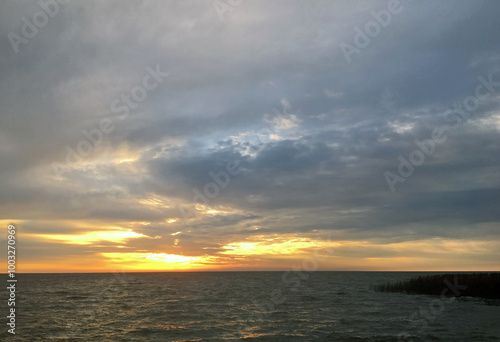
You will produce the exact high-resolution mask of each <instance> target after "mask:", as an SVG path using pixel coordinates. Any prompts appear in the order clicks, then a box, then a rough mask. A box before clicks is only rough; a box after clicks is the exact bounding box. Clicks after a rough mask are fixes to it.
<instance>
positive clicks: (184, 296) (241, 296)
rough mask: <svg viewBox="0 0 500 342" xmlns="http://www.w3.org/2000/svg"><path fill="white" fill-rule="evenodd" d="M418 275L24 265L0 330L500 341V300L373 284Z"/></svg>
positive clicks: (51, 334) (119, 336) (35, 336)
mask: <svg viewBox="0 0 500 342" xmlns="http://www.w3.org/2000/svg"><path fill="white" fill-rule="evenodd" d="M415 275H416V273H391V272H302V273H298V272H288V273H285V272H227V273H142V274H140V273H134V274H130V273H129V274H52V275H47V274H18V279H19V281H18V284H17V296H18V297H17V298H18V299H17V306H16V308H17V317H16V318H17V322H16V323H17V327H16V335H15V337H14V336H12V335H10V334H7V333H6V330H7V327H6V325H5V324H4V325H3V326H4V328H3V331H2V332H1V333H0V339H1V340H2V341H3V340H5V341H6V340H10V341H30V342H31V341H237V340H241V339H245V340H249V341H381V342H382V341H383V342H385V341H447V342H448V341H500V306H498V305H494V304H495V303H487V302H485V301H484V300H481V299H474V298H459V299H440V298H439V297H432V296H423V295H405V294H392V293H377V292H374V291H373V290H371V286H372V285H375V284H380V283H384V282H387V281H394V280H400V279H407V278H410V277H412V276H415ZM3 297H4V298H7V297H6V292H5V290H4V292H3ZM3 302H4V303H6V302H7V301H6V300H5V301H3ZM7 311H8V308H7V305H6V304H5V307H4V309H3V312H4V313H6V314H7ZM4 317H5V315H4ZM4 321H5V322H6V321H7V319H6V318H4ZM398 336H399V337H398Z"/></svg>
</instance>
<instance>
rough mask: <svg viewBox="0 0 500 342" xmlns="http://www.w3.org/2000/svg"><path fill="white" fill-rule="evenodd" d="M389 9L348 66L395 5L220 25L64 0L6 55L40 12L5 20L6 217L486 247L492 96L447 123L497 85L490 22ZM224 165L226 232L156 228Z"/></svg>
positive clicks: (4, 8)
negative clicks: (131, 97)
mask: <svg viewBox="0 0 500 342" xmlns="http://www.w3.org/2000/svg"><path fill="white" fill-rule="evenodd" d="M400 6H401V8H402V10H401V12H400V13H398V14H397V15H392V18H391V21H390V23H389V24H388V25H387V26H386V27H381V30H380V33H379V34H378V35H377V36H375V37H373V38H371V42H370V44H369V45H368V46H366V47H364V48H362V49H360V52H359V53H355V54H353V55H352V56H350V58H351V62H350V63H349V62H348V61H347V60H346V58H345V57H344V55H343V53H342V50H341V48H340V47H339V45H340V43H342V42H345V43H348V44H351V45H353V46H355V42H354V38H355V35H356V32H355V28H356V27H359V28H361V29H362V30H363V29H364V27H365V24H366V23H368V22H369V21H371V20H374V19H373V16H372V14H371V13H370V12H371V11H377V12H378V11H381V10H384V9H387V7H388V2H387V1H377V2H373V1H365V2H362V1H359V2H356V4H353V3H347V2H344V1H313V2H311V3H307V4H305V3H303V2H302V1H286V2H285V1H272V2H268V1H246V2H244V3H243V4H241V5H239V6H237V7H235V8H234V9H233V10H232V11H229V12H226V13H225V14H224V20H221V18H220V17H219V16H218V14H217V11H216V10H215V9H214V7H213V4H212V2H210V1H204V2H202V1H182V2H173V1H167V2H165V1H149V2H133V1H125V2H124V1H115V2H113V1H107V2H92V3H88V2H85V1H78V0H73V1H71V2H70V3H69V4H66V5H59V9H58V13H57V14H55V15H54V16H53V17H49V18H48V22H47V24H46V25H45V26H43V27H41V28H39V31H38V33H37V34H36V35H35V36H34V37H33V38H30V39H28V42H27V43H25V44H24V43H23V44H20V45H19V46H18V48H19V52H18V53H15V51H14V49H13V47H12V44H11V43H10V42H9V39H8V34H9V33H11V32H13V33H16V34H17V35H19V36H22V29H23V24H24V22H23V19H22V18H23V17H25V18H28V20H31V21H32V20H33V19H32V18H33V15H34V14H35V13H37V12H39V11H41V8H40V6H39V5H38V4H37V3H35V2H29V1H26V2H23V1H7V2H5V1H4V2H3V3H2V4H1V5H0V36H1V37H2V40H1V42H0V44H1V47H0V51H1V52H0V74H1V78H0V109H1V112H0V119H1V126H0V160H1V163H0V180H1V183H2V191H1V193H0V214H1V217H2V218H5V219H11V220H29V221H32V222H36V221H58V220H80V221H96V222H114V223H116V224H121V225H128V226H130V227H131V228H133V229H134V230H135V231H137V232H140V233H142V234H145V235H147V236H149V237H154V236H164V237H165V238H167V237H169V236H170V235H169V234H171V233H172V232H175V231H177V230H185V231H186V232H185V234H184V235H183V239H185V240H184V241H186V242H185V248H186V250H190V249H193V250H196V249H197V250H199V248H202V246H212V245H216V244H217V243H218V242H220V241H221V240H224V241H226V240H230V239H231V238H234V239H241V238H244V237H245V236H249V235H252V234H257V233H259V234H260V233H262V231H265V232H267V233H287V232H299V233H303V234H307V233H309V232H311V231H313V230H325V231H329V230H339V231H344V232H345V236H346V237H348V236H350V237H353V238H363V239H370V238H382V239H387V240H391V241H392V240H394V241H405V240H414V239H420V238H421V239H424V238H432V237H436V236H437V237H452V238H458V239H495V240H498V229H494V228H492V227H497V228H498V224H499V222H500V214H499V211H498V205H499V198H500V197H499V195H500V178H499V176H498V175H499V171H500V162H499V157H498V156H499V155H500V154H499V152H500V140H499V139H498V137H499V130H500V111H499V108H500V107H499V102H500V96H499V94H500V86H498V85H496V86H493V92H491V96H489V97H488V98H487V99H486V100H484V101H481V102H480V103H479V104H478V105H477V108H475V109H474V110H473V111H469V112H468V113H469V114H468V115H467V118H464V117H463V115H462V114H460V112H459V111H458V109H457V105H460V104H463V101H464V100H465V99H466V98H467V97H468V96H474V95H475V94H476V93H475V90H476V87H477V86H478V85H479V84H481V82H480V80H479V79H478V78H479V77H483V78H484V79H488V77H490V78H492V79H493V80H494V81H493V82H500V41H499V40H498V32H499V29H500V23H499V21H498V16H499V14H500V3H498V2H496V1H483V2H469V1H458V2H457V1H453V2H452V1H442V2H439V3H438V4H436V3H435V2H432V1H423V2H418V3H415V2H409V1H403V0H401V4H400ZM148 65H149V66H151V67H153V68H154V67H155V66H156V65H159V67H160V69H161V70H162V71H164V72H169V76H168V77H166V78H165V79H164V80H163V81H162V83H161V84H159V86H158V87H157V88H156V89H154V90H151V91H148V92H147V97H146V99H145V100H143V101H140V103H138V104H137V108H132V109H131V110H130V115H128V116H127V117H126V118H123V119H121V118H120V117H119V115H117V113H116V112H113V110H112V109H111V106H112V104H113V102H114V101H115V100H117V99H120V96H121V94H130V92H131V90H132V89H133V88H134V87H135V86H139V85H141V84H142V80H143V77H144V76H145V75H146V74H147V70H146V67H147V66H148ZM487 90H488V89H487V88H483V89H482V90H481V91H483V92H486V91H487ZM103 118H109V119H110V120H112V122H113V124H114V127H115V128H114V130H113V131H112V132H111V133H109V134H104V135H103V142H102V143H101V144H99V145H98V146H96V147H95V148H94V149H93V150H92V153H91V154H90V155H89V156H86V157H84V158H82V160H81V162H79V163H75V164H71V165H68V166H69V167H70V169H71V170H69V171H68V172H65V173H64V175H62V176H61V177H56V175H55V173H54V171H53V168H52V165H53V163H54V162H57V163H61V164H63V165H64V164H66V163H65V159H66V157H67V150H66V146H69V147H71V148H72V149H76V147H77V145H78V143H79V142H80V141H82V139H85V136H84V135H83V134H82V130H87V131H90V130H92V129H96V128H98V127H99V122H101V120H103ZM452 125H454V128H449V129H448V130H447V131H446V133H445V134H446V137H447V139H446V141H444V142H442V143H437V144H435V150H434V151H433V153H431V154H430V155H425V160H424V162H423V163H422V165H418V166H415V170H414V172H413V174H412V175H411V176H410V177H408V178H406V179H405V181H404V182H403V183H397V184H396V186H395V189H396V191H395V192H391V191H390V188H389V186H388V184H387V182H386V180H385V178H384V172H386V171H390V172H393V173H394V174H396V175H398V165H399V160H398V156H403V157H404V158H406V159H408V158H409V157H410V154H411V153H412V151H415V150H416V149H418V146H417V145H416V143H415V140H418V141H423V140H426V139H429V138H431V137H432V131H433V129H435V128H443V127H450V126H452ZM125 159H130V160H129V161H125V162H121V163H120V160H125ZM228 162H238V163H239V165H240V167H241V170H243V172H242V173H241V174H239V175H237V176H235V177H232V178H231V181H230V183H229V185H228V186H227V187H225V188H224V189H220V194H219V195H218V196H217V197H215V198H214V199H211V200H210V206H211V207H213V208H214V209H219V211H220V213H218V214H216V215H208V216H205V217H199V219H198V220H194V221H192V222H191V223H190V225H189V231H187V228H186V226H184V225H182V223H181V222H180V221H178V222H176V223H174V224H172V225H168V224H166V223H165V220H168V219H171V218H179V217H180V216H181V215H180V213H179V209H178V206H179V205H181V206H184V207H189V206H191V204H192V199H193V196H194V193H193V188H196V189H199V190H200V191H203V187H204V186H205V185H206V184H207V183H208V182H212V181H213V180H212V179H211V177H210V175H209V174H210V172H219V171H221V170H224V169H225V167H226V164H227V163H228ZM151 198H161V199H163V201H164V204H165V205H164V206H163V207H162V206H161V205H154V206H153V205H146V204H144V201H145V200H151ZM141 201H142V202H141ZM224 208H226V209H227V208H231V210H232V211H231V212H229V213H228V212H227V211H224V210H225V209H224ZM223 209H224V210H223ZM224 212H225V214H224ZM144 221H147V222H151V223H152V224H151V225H149V226H143V225H141V222H144ZM253 225H258V226H259V227H261V229H260V230H257V231H254V230H252V229H250V227H252V226H253ZM26 229H28V230H29V231H31V232H33V233H54V232H56V231H65V228H64V224H62V226H60V227H50V228H49V227H47V226H45V225H38V226H37V225H33V224H31V225H27V228H26ZM67 229H68V230H67V231H69V230H70V228H69V227H68V228H67ZM472 229H474V230H473V231H472ZM168 239H170V240H172V239H171V238H168ZM140 240H141V243H143V244H146V243H147V244H150V246H149V248H156V249H161V248H163V247H161V248H160V246H164V245H160V243H158V244H156V245H155V243H154V241H156V240H151V239H149V240H148V239H146V240H147V242H145V241H144V239H140ZM160 240H161V239H159V240H158V241H160ZM170 240H169V243H171V241H170ZM137 241H138V240H136V241H134V242H130V245H131V246H132V245H133V244H136V243H138V242H137ZM164 243H166V242H165V240H162V241H161V244H164ZM203 243H205V245H203ZM33 253H34V252H33ZM82 253H83V252H82Z"/></svg>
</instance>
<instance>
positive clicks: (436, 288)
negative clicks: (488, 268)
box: [373, 272, 500, 299]
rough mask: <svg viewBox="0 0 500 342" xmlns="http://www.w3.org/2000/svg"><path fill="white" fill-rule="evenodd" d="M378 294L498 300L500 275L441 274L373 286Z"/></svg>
mask: <svg viewBox="0 0 500 342" xmlns="http://www.w3.org/2000/svg"><path fill="white" fill-rule="evenodd" d="M373 289H374V290H375V291H378V292H402V293H408V294H428V295H439V296H443V295H444V296H456V297H461V296H468V297H480V298H488V299H500V273H496V272H495V273H493V272H488V273H486V272H485V273H443V274H433V275H425V276H419V277H415V278H411V279H409V280H404V281H399V282H395V283H386V284H382V285H375V286H374V287H373Z"/></svg>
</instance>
